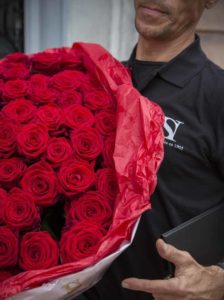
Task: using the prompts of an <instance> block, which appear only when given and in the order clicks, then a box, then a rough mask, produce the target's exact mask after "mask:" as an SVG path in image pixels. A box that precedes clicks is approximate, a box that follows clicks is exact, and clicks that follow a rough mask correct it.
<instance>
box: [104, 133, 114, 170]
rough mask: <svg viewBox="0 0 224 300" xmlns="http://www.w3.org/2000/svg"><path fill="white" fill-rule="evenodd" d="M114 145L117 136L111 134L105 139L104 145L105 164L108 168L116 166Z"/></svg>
mask: <svg viewBox="0 0 224 300" xmlns="http://www.w3.org/2000/svg"><path fill="white" fill-rule="evenodd" d="M114 147H115V136H114V135H111V136H109V137H107V138H106V139H105V140H104V146H103V166H104V167H107V168H114V159H113V154H114Z"/></svg>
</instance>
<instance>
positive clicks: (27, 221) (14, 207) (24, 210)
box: [3, 188, 40, 231]
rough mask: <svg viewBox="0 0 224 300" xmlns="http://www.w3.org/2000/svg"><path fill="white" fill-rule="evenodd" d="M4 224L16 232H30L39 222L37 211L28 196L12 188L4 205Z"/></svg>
mask: <svg viewBox="0 0 224 300" xmlns="http://www.w3.org/2000/svg"><path fill="white" fill-rule="evenodd" d="M3 218H4V221H5V224H6V225H7V226H9V227H12V228H14V229H17V230H22V231H23V230H31V229H33V228H34V227H35V226H36V225H37V224H38V222H39V221H40V215H39V210H38V209H37V207H36V206H35V204H34V202H33V201H32V198H31V197H30V195H29V194H27V193H26V192H24V191H23V190H20V189H18V188H13V189H12V190H11V191H10V192H9V194H8V199H7V201H6V202H5V205H4V213H3Z"/></svg>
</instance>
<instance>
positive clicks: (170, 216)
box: [85, 0, 224, 300]
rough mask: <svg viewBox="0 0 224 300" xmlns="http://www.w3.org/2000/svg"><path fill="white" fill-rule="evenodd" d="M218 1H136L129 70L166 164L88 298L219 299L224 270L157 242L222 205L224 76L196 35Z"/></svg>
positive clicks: (223, 290) (222, 295) (223, 291)
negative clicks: (124, 244) (150, 108)
mask: <svg viewBox="0 0 224 300" xmlns="http://www.w3.org/2000/svg"><path fill="white" fill-rule="evenodd" d="M216 2H217V0H135V10H136V28H137V31H138V32H139V40H138V43H137V46H136V49H135V50H134V52H133V53H132V56H131V58H130V60H129V61H128V66H129V68H130V69H131V71H132V78H133V84H134V85H135V86H136V88H137V89H138V90H139V91H140V92H141V93H142V94H143V95H144V96H146V97H148V98H150V99H151V100H153V101H155V102H156V103H158V104H159V105H160V106H161V107H162V108H163V110H164V113H165V116H166V118H165V125H164V133H165V157H164V161H163V163H162V165H161V168H160V170H159V174H158V185H157V188H156V191H155V192H154V194H153V196H152V198H151V203H152V210H150V211H148V212H146V213H144V214H143V216H142V218H141V222H140V225H139V228H138V230H137V234H136V237H135V240H134V242H133V244H132V245H131V246H130V247H129V248H128V249H127V251H125V253H123V254H122V255H121V256H120V257H119V258H118V259H117V260H116V261H115V262H114V263H113V264H112V266H111V267H110V269H109V270H108V272H107V273H106V274H105V276H104V278H103V279H102V280H101V281H100V282H99V283H98V284H97V285H96V286H95V287H93V288H92V289H90V290H89V291H88V292H87V293H86V294H85V295H86V297H87V299H91V300H92V299H93V300H98V299H100V300H107V299H111V300H112V299H113V300H122V299H125V300H134V299H135V300H141V299H145V300H146V299H147V300H149V299H156V300H179V299H181V300H184V299H187V300H200V299H201V300H202V299H210V300H221V299H224V270H223V269H222V268H220V267H219V266H210V267H204V266H201V265H199V264H198V263H197V262H196V261H195V260H194V259H193V258H192V257H191V256H190V254H188V253H186V252H183V251H180V250H178V249H176V248H174V247H172V246H171V245H167V244H165V243H164V242H162V241H161V240H158V238H159V237H160V235H161V233H163V232H166V231H167V230H169V229H171V228H173V227H175V226H177V225H179V224H181V223H183V222H184V221H186V220H188V219H190V218H192V217H194V216H196V215H198V214H200V213H202V212H204V211H206V210H207V209H209V208H211V207H215V206H217V205H218V204H220V203H221V202H222V201H224V200H223V198H224V197H223V196H224V159H223V157H224V156H223V153H224V139H223V129H224V111H223V110H224V105H223V103H224V71H223V70H221V69H220V68H219V67H217V66H216V65H214V64H213V63H212V62H210V61H209V60H208V59H207V57H206V56H205V54H204V53H203V52H202V50H201V48H200V41H199V38H198V37H197V36H195V27H196V25H197V23H198V21H199V19H200V17H201V14H202V12H203V10H204V9H205V8H212V7H213V6H214V5H215V4H216ZM202 251H203V249H202ZM164 259H165V260H167V261H170V262H172V263H173V264H174V265H175V267H176V268H175V276H174V278H169V279H168V278H167V277H166V276H167V275H168V271H167V269H166V264H165V263H164ZM130 277H135V278H130ZM136 277H137V278H144V279H137V278H136ZM128 278H129V279H128ZM121 282H122V286H123V288H122V287H121ZM133 290H135V291H133Z"/></svg>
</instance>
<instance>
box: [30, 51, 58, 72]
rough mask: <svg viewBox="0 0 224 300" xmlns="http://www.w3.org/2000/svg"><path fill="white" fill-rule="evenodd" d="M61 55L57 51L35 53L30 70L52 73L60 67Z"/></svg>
mask: <svg viewBox="0 0 224 300" xmlns="http://www.w3.org/2000/svg"><path fill="white" fill-rule="evenodd" d="M60 63H61V55H60V54H58V53H46V52H43V53H37V54H34V55H33V57H32V71H41V72H43V73H45V74H53V73H54V72H57V71H58V70H59V69H60Z"/></svg>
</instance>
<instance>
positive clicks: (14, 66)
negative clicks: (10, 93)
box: [1, 62, 30, 80]
mask: <svg viewBox="0 0 224 300" xmlns="http://www.w3.org/2000/svg"><path fill="white" fill-rule="evenodd" d="M1 75H2V77H3V78H4V79H6V80H14V79H28V78H29V76H30V70H29V69H28V67H27V66H26V65H25V64H24V63H19V62H16V63H5V64H3V66H2V69H1Z"/></svg>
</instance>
